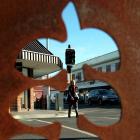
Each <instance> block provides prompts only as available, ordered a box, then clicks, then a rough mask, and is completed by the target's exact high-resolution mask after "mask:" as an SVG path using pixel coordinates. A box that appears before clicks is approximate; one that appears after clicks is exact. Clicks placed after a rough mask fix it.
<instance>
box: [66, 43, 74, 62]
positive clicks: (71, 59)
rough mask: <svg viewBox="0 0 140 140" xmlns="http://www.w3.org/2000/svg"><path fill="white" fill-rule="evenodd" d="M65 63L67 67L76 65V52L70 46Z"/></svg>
mask: <svg viewBox="0 0 140 140" xmlns="http://www.w3.org/2000/svg"><path fill="white" fill-rule="evenodd" d="M65 63H66V65H74V64H75V50H74V49H71V48H70V45H69V46H68V49H66V52H65Z"/></svg>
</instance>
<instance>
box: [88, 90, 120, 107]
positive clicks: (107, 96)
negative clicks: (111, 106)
mask: <svg viewBox="0 0 140 140" xmlns="http://www.w3.org/2000/svg"><path fill="white" fill-rule="evenodd" d="M118 102H119V97H118V96H117V94H116V93H115V91H114V90H107V89H95V90H91V91H90V92H89V95H88V104H89V105H92V104H95V103H96V104H99V105H102V104H104V103H118Z"/></svg>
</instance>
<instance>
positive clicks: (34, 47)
mask: <svg viewBox="0 0 140 140" xmlns="http://www.w3.org/2000/svg"><path fill="white" fill-rule="evenodd" d="M23 50H28V51H34V52H40V53H45V54H50V55H53V54H52V53H51V52H50V51H49V50H48V49H47V48H45V47H44V46H43V45H42V44H41V43H40V42H39V41H37V40H34V41H32V42H30V43H29V44H27V46H26V47H25V48H23Z"/></svg>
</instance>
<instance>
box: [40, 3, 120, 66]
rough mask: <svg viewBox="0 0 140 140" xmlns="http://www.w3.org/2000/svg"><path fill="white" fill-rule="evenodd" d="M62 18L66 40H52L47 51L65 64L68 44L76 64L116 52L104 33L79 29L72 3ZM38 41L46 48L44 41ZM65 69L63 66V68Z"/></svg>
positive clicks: (114, 46)
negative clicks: (73, 51)
mask: <svg viewBox="0 0 140 140" xmlns="http://www.w3.org/2000/svg"><path fill="white" fill-rule="evenodd" d="M62 18H63V21H64V23H65V26H66V30H67V36H68V38H67V40H66V41H65V42H59V41H56V40H53V39H49V41H48V44H49V45H48V49H49V50H50V51H51V52H52V53H53V54H54V55H55V56H58V57H60V59H61V60H62V62H63V63H64V64H65V49H66V48H68V44H70V45H71V48H73V49H75V52H76V58H75V60H76V64H77V63H80V62H82V61H85V60H88V59H91V58H94V57H97V56H100V55H103V54H106V53H109V52H112V51H115V50H118V48H117V46H116V43H115V42H114V41H113V39H112V38H111V37H110V36H109V35H108V34H107V33H105V32H104V31H102V30H100V29H97V28H85V29H82V30H81V29H80V24H79V19H78V16H77V13H76V10H75V7H74V4H73V3H71V2H70V3H69V4H68V5H67V6H66V7H65V9H64V10H63V12H62ZM93 20H94V19H93ZM39 41H40V42H41V43H42V44H43V45H44V46H46V40H45V39H39ZM64 67H65V66H64Z"/></svg>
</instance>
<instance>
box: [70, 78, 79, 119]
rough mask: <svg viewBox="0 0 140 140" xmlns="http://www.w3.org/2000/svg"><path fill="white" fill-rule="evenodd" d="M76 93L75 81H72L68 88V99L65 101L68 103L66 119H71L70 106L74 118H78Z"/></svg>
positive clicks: (77, 97)
mask: <svg viewBox="0 0 140 140" xmlns="http://www.w3.org/2000/svg"><path fill="white" fill-rule="evenodd" d="M77 91H78V87H77V86H76V84H75V81H74V80H72V81H71V82H70V85H69V87H68V98H67V101H68V117H69V118H70V117H71V108H72V106H73V107H74V109H75V113H76V117H78V99H79V96H78V92H77Z"/></svg>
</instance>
